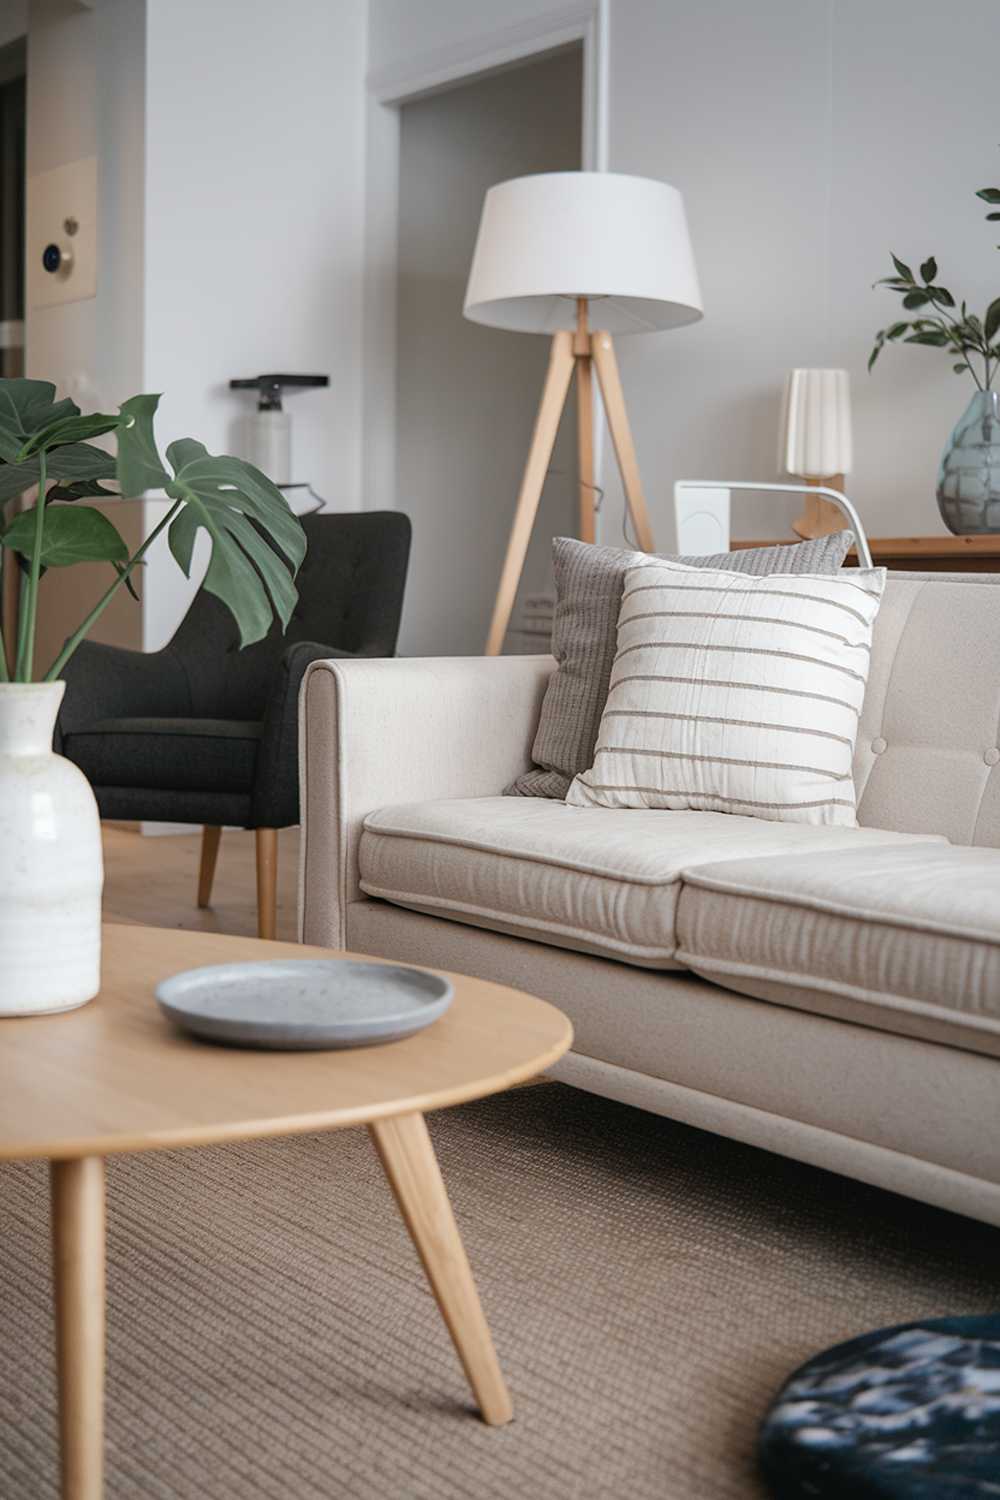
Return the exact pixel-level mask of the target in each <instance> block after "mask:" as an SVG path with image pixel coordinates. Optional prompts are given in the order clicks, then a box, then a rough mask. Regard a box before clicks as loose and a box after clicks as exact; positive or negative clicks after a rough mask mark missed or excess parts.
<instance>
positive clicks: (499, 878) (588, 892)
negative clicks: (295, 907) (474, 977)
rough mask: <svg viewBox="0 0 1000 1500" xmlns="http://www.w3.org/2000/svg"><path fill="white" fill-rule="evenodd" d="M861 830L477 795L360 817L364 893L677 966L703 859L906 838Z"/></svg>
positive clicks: (564, 943) (657, 965)
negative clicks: (687, 895)
mask: <svg viewBox="0 0 1000 1500" xmlns="http://www.w3.org/2000/svg"><path fill="white" fill-rule="evenodd" d="M915 838H916V836H915V835H907V834H899V833H883V832H879V831H878V830H875V829H869V828H835V827H811V826H809V825H807V824H802V823H767V822H764V821H762V820H761V819H758V818H744V817H734V816H733V815H732V814H730V813H717V812H696V811H684V812H663V811H650V810H643V809H615V808H584V807H569V806H567V805H566V804H565V803H564V802H553V801H549V800H544V799H535V798H516V797H479V798H468V799H463V800H455V801H443V802H419V803H411V804H408V805H405V806H400V807H387V808H384V809H382V810H381V811H379V812H376V813H372V814H370V815H369V816H368V817H367V818H366V819H365V825H364V832H363V833H362V836H361V843H360V849H359V854H358V862H359V872H360V884H361V889H362V890H363V891H364V892H365V894H366V895H369V896H374V897H377V898H379V899H381V900H384V901H392V902H394V903H395V904H396V905H399V906H408V907H411V908H413V909H415V910H417V911H425V912H431V913H433V914H434V915H435V916H439V917H447V918H450V919H452V920H453V921H456V922H468V923H471V924H473V925H475V926H480V927H489V928H492V929H494V930H495V931H498V932H507V933H513V934H514V935H516V936H518V937H526V938H533V939H535V940H536V941H538V942H544V943H555V944H557V945H558V946H561V947H567V948H575V949H578V950H579V951H581V952H584V953H598V954H601V955H603V956H605V957H609V958H617V959H621V960H623V961H624V962H626V963H632V964H639V965H641V966H643V967H646V968H654V969H677V968H682V967H684V965H683V964H682V963H681V962H679V961H678V959H677V957H676V949H677V939H676V934H675V926H674V922H675V913H676V907H677V895H678V891H679V889H680V874H681V871H682V870H683V869H685V868H691V867H692V866H693V865H696V864H699V863H701V862H703V861H704V862H713V861H718V860H720V859H725V858H726V857H729V858H733V859H735V858H740V857H743V856H748V855H753V856H763V855H770V854H775V853H789V852H793V851H794V852H802V853H810V854H814V855H815V854H823V855H826V854H828V853H830V852H831V851H833V850H837V849H843V848H845V847H846V848H853V847H855V846H856V845H861V846H871V845H876V846H877V845H884V844H886V843H898V842H900V841H901V840H906V839H910V840H911V841H913V840H914V839H915Z"/></svg>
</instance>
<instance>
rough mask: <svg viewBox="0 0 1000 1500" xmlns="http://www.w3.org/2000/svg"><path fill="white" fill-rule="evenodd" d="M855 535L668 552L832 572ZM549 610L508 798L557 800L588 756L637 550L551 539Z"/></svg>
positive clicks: (737, 566)
mask: <svg viewBox="0 0 1000 1500" xmlns="http://www.w3.org/2000/svg"><path fill="white" fill-rule="evenodd" d="M853 540H854V537H853V534H852V533H851V532H850V531H838V532H835V533H834V534H833V535H832V536H821V537H817V538H816V539H815V540H814V541H808V542H796V543H793V544H792V545H791V546H788V547H745V548H742V549H741V550H740V551H738V552H719V553H716V554H715V556H713V557H671V558H668V559H667V560H668V561H670V562H679V563H685V564H687V566H688V567H693V568H728V569H730V570H731V571H733V572H738V573H753V574H755V575H756V576H757V577H761V578H763V577H766V576H767V575H768V574H770V573H836V572H837V571H838V569H839V568H840V565H841V563H842V562H843V561H844V558H845V557H846V556H847V551H848V548H849V547H850V545H851V543H852V542H853ZM552 557H553V563H554V566H555V581H556V613H555V623H554V625H553V629H552V654H553V656H554V657H555V659H556V661H557V662H558V667H557V669H556V671H555V672H554V673H553V675H552V678H551V679H550V681H549V685H548V687H547V689H546V691H545V697H544V699H543V701H542V713H541V718H540V719H539V721H538V730H537V733H536V734H535V742H534V744H533V746H532V748H531V758H532V760H533V761H534V762H535V766H534V767H533V768H532V770H530V771H525V772H524V774H523V775H521V776H519V777H518V778H517V780H516V781H513V782H512V783H511V785H510V786H509V787H507V789H506V795H507V796H508V797H554V798H563V797H565V796H566V793H567V792H568V791H569V785H570V782H571V781H572V780H573V777H574V776H578V775H580V774H581V773H582V772H584V771H586V770H587V769H588V768H589V767H590V766H591V765H592V764H593V759H594V746H595V745H596V744H597V731H598V729H599V728H600V724H601V715H602V713H603V712H604V704H605V701H606V699H607V696H608V683H609V681H610V679H611V667H612V664H613V662H614V659H615V648H616V643H617V639H618V612H619V610H620V608H621V602H622V588H623V587H624V582H625V574H626V573H627V572H628V570H629V568H634V567H636V566H637V565H638V564H639V563H641V562H644V561H648V559H647V557H646V554H645V553H644V552H623V551H619V550H618V549H616V548H614V547H594V546H591V545H590V544H589V543H588V542H578V541H575V540H574V539H573V538H572V537H566V536H558V537H556V538H555V540H554V541H553V543H552Z"/></svg>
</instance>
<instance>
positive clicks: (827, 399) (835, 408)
mask: <svg viewBox="0 0 1000 1500" xmlns="http://www.w3.org/2000/svg"><path fill="white" fill-rule="evenodd" d="M853 462H854V451H853V446H852V441H851V391H850V383H849V380H848V375H847V371H846V370H793V371H792V372H791V374H790V375H789V377H788V380H787V383H786V385H785V399H784V405H783V409H782V419H781V437H780V448H779V452H778V466H779V468H782V469H785V470H787V472H788V473H789V474H797V475H799V476H800V477H801V478H803V479H826V478H829V477H830V476H832V475H834V474H849V473H850V471H851V466H852V464H853Z"/></svg>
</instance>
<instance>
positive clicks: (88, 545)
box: [0, 505, 128, 568]
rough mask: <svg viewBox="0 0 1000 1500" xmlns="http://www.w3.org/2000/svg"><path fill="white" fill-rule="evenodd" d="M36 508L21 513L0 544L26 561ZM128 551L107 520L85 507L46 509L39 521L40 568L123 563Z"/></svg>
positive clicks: (32, 541) (32, 547) (32, 544)
mask: <svg viewBox="0 0 1000 1500" xmlns="http://www.w3.org/2000/svg"><path fill="white" fill-rule="evenodd" d="M36 519H37V517H36V507H35V506H32V507H31V509H30V510H23V511H21V513H20V515H18V516H16V517H15V519H14V520H13V521H12V522H11V524H10V525H9V526H8V527H7V530H6V531H5V532H4V534H3V536H2V537H0V544H2V545H3V546H4V547H8V548H10V550H11V551H12V552H18V553H20V555H21V556H22V557H24V558H26V559H28V560H30V559H31V558H32V557H33V556H34V551H35V522H36ZM127 561H128V547H127V546H126V545H125V542H124V540H123V538H122V537H121V535H120V534H119V532H118V530H117V528H116V527H115V526H113V525H112V523H111V522H110V521H109V520H108V518H107V516H105V515H102V514H101V512H100V511H99V510H94V509H92V507H91V506H89V505H80V506H63V505H47V506H46V507H45V515H44V516H43V517H42V550H41V567H42V568H68V567H71V566H72V565H73V563H78V562H109V563H125V562H127Z"/></svg>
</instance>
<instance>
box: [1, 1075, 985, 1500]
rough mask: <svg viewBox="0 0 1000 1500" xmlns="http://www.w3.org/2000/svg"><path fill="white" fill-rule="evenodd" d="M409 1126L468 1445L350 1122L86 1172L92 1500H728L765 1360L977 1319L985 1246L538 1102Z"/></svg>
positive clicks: (4, 1189) (844, 1189) (23, 1296)
mask: <svg viewBox="0 0 1000 1500" xmlns="http://www.w3.org/2000/svg"><path fill="white" fill-rule="evenodd" d="M432 1130H433V1134H434V1139H435V1142H436V1145H437V1148H438V1152H439V1155H440V1158H441V1163H442V1167H443V1170H444V1173H445V1177H446V1179H447V1181H448V1183H449V1186H450V1189H451V1193H452V1198H453V1201H454V1204H455V1209H456V1213H457V1215H458V1218H459V1222H460V1226H461V1228H462V1231H463V1234H464V1237H465V1241H466V1245H467V1248H468V1251H469V1255H470V1258H471V1260H472V1263H473V1267H474V1269H475V1271H476V1273H477V1277H478V1280H479V1285H480V1289H481V1292H482V1296H483V1300H484V1303H485V1305H486V1310H487V1314H488V1316H489V1318H490V1321H491V1323H492V1326H493V1330H494V1335H495V1337H496V1341H497V1345H498V1348H499V1352H500V1357H501V1360H502V1362H503V1365H504V1368H505V1370H506V1373H507V1376H508V1379H509V1381H510V1384H511V1387H512V1390H513V1394H514V1400H515V1406H516V1410H517V1416H516V1419H515V1421H514V1423H513V1424H512V1425H511V1426H510V1427H508V1428H505V1429H503V1430H496V1431H494V1430H490V1429H488V1428H486V1427H484V1426H483V1425H482V1424H481V1423H480V1422H479V1421H478V1420H477V1419H476V1418H475V1417H474V1416H473V1415H471V1413H470V1407H469V1398H468V1394H467V1391H466V1388H465V1386H464V1384H463V1380H462V1377H461V1374H460V1371H459V1367H458V1364H457V1361H456V1360H455V1358H454V1355H453V1354H452V1351H451V1346H450V1344H449V1342H448V1339H447V1336H446V1334H445V1332H444V1328H443V1325H442V1324H441V1322H440V1320H439V1318H438V1314H437V1311H436V1308H435V1307H434V1304H433V1302H432V1300H431V1298H430V1295H429V1293H428V1292H427V1291H426V1290H425V1287H424V1284H423V1281H422V1277H421V1273H420V1271H419V1268H418V1265H417V1261H416V1257H415V1256H414V1254H413V1252H412V1250H411V1249H410V1247H409V1244H408V1241H407V1240H406V1238H405V1232H404V1230H403V1228H402V1225H401V1223H400V1222H399V1220H398V1218H397V1216H396V1211H395V1208H394V1205H393V1203H392V1200H391V1198H390V1195H389V1191H388V1188H387V1187H386V1185H385V1183H384V1181H383V1180H382V1178H381V1175H380V1171H379V1168H378V1166H377V1163H376V1160H375V1156H374V1153H373V1151H372V1150H371V1147H370V1145H369V1141H368V1138H367V1135H366V1133H365V1132H364V1131H363V1130H356V1131H345V1132H343V1133H341V1134H339V1135H333V1136H322V1137H317V1136H310V1137H306V1138H301V1139H297V1140H283V1141H267V1142H260V1143H254V1144H251V1145H240V1146H229V1147H225V1148H213V1149H210V1150H198V1151H186V1152H171V1153H169V1154H160V1155H152V1156H143V1157H131V1158H119V1159H117V1160H115V1161H114V1162H112V1164H111V1167H110V1182H109V1210H110V1216H111V1228H110V1245H109V1255H110V1271H109V1279H110V1313H109V1345H110V1347H109V1358H110V1373H109V1387H108V1425H109V1434H108V1461H109V1475H108V1496H109V1500H110V1497H114V1500H126V1497H127V1500H265V1497H266V1500H319V1497H324V1500H329V1497H337V1500H339V1497H350V1500H394V1497H406V1500H459V1497H461V1500H466V1497H470V1500H471V1497H476V1500H494V1497H495V1500H512V1497H524V1500H570V1497H573V1500H591V1497H593V1500H596V1497H598V1496H600V1497H619V1496H621V1497H627V1500H654V1497H655V1500H689V1497H692V1500H701V1497H705V1500H723V1497H725V1500H730V1497H732V1500H737V1497H738V1500H755V1497H758V1496H760V1495H761V1494H762V1493H763V1492H762V1490H761V1489H760V1487H759V1485H758V1482H757V1480H756V1478H755V1476H754V1470H753V1441H754V1430H755V1426H756V1423H757V1421H758V1418H759V1416H760V1414H761V1411H762V1409H763V1407H764V1405H765V1403H766V1401H767V1399H768V1396H769V1394H770V1393H771V1391H772V1390H773V1388H774V1387H775V1386H776V1385H777V1383H778V1382H779V1381H780V1380H781V1378H782V1376H783V1374H784V1373H785V1372H786V1371H788V1370H790V1369H791V1368H792V1367H793V1366H794V1365H795V1364H796V1363H797V1362H799V1361H800V1360H802V1359H803V1358H804V1357H805V1356H806V1355H808V1354H809V1353H810V1352H812V1351H813V1350H817V1349H820V1348H822V1347H823V1346H824V1345H826V1344H829V1343H831V1342H833V1341H835V1340H838V1339H842V1338H846V1337H848V1336H850V1335H851V1334H854V1333H858V1332H860V1331H861V1330H863V1329H865V1328H868V1327H872V1326H877V1325H878V1324H881V1323H887V1322H894V1321H903V1320H906V1319H910V1318H914V1317H920V1316H931V1315H934V1314H944V1313H946V1312H951V1313H962V1312H981V1311H985V1310H987V1309H994V1308H995V1307H996V1305H997V1267H998V1264H1000V1233H998V1232H997V1231H995V1230H991V1229H988V1228H986V1227H984V1226H982V1225H977V1224H974V1223H972V1222H971V1221H969V1220H965V1219H960V1218H955V1217H952V1216H951V1215H948V1214H945V1213H941V1212H938V1211H936V1210H933V1209H928V1208H923V1207H920V1206H919V1205H917V1204H913V1203H910V1202H907V1201H906V1200H904V1199H902V1198H895V1197H892V1196H890V1195H888V1194H884V1193H880V1192H878V1191H876V1190H875V1189H869V1188H865V1187H861V1186H858V1185H856V1184H853V1183H848V1182H846V1181H844V1180H843V1179H840V1178H837V1177H832V1176H829V1175H826V1174H824V1173H821V1172H817V1171H813V1170H811V1169H809V1168H805V1167H800V1166H797V1165H795V1164H793V1163H791V1162H786V1161H783V1160H781V1159H780V1158H779V1157H775V1156H769V1155H767V1154H765V1153H763V1152H759V1151H754V1150H751V1149H750V1148H747V1147H741V1146H736V1145H733V1144H732V1143H729V1142H725V1141H722V1140H719V1139H716V1138H714V1137H712V1136H708V1135H703V1134H701V1133H699V1132H697V1131H694V1130H690V1129H687V1128H685V1127H683V1126H679V1125H675V1124H673V1123H671V1122H669V1121H666V1120H661V1119H658V1118H656V1117H654V1116H652V1115H645V1114H642V1113H639V1112H638V1111H635V1110H631V1109H628V1108H626V1107H624V1106H622V1105H616V1104H612V1103H609V1102H607V1101H605V1100H601V1099H598V1098H594V1097H591V1096H589V1095H586V1094H582V1093H578V1092H576V1091H574V1090H571V1089H568V1088H564V1087H561V1086H558V1085H551V1086H548V1087H543V1088H536V1089H524V1090H520V1091H518V1092H516V1093H513V1094H508V1095H506V1096H504V1097H501V1098H498V1099H493V1100H489V1101H486V1102H484V1103H481V1104H476V1105H469V1106H466V1107H465V1108H463V1109H459V1110H454V1111H451V1112H447V1113H445V1114H440V1115H437V1116H435V1117H434V1118H433V1120H432ZM51 1338H52V1323H51V1315H50V1310H49V1297H48V1231H47V1196H46V1174H45V1169H44V1168H43V1167H39V1166H37V1165H35V1164H26V1165H16V1166H6V1167H2V1168H0V1495H2V1497H3V1500H50V1497H55V1496H56V1494H57V1488H56V1477H55V1476H56V1447H55V1398H54V1385H53V1380H52V1375H51V1362H52V1358H51Z"/></svg>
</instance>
